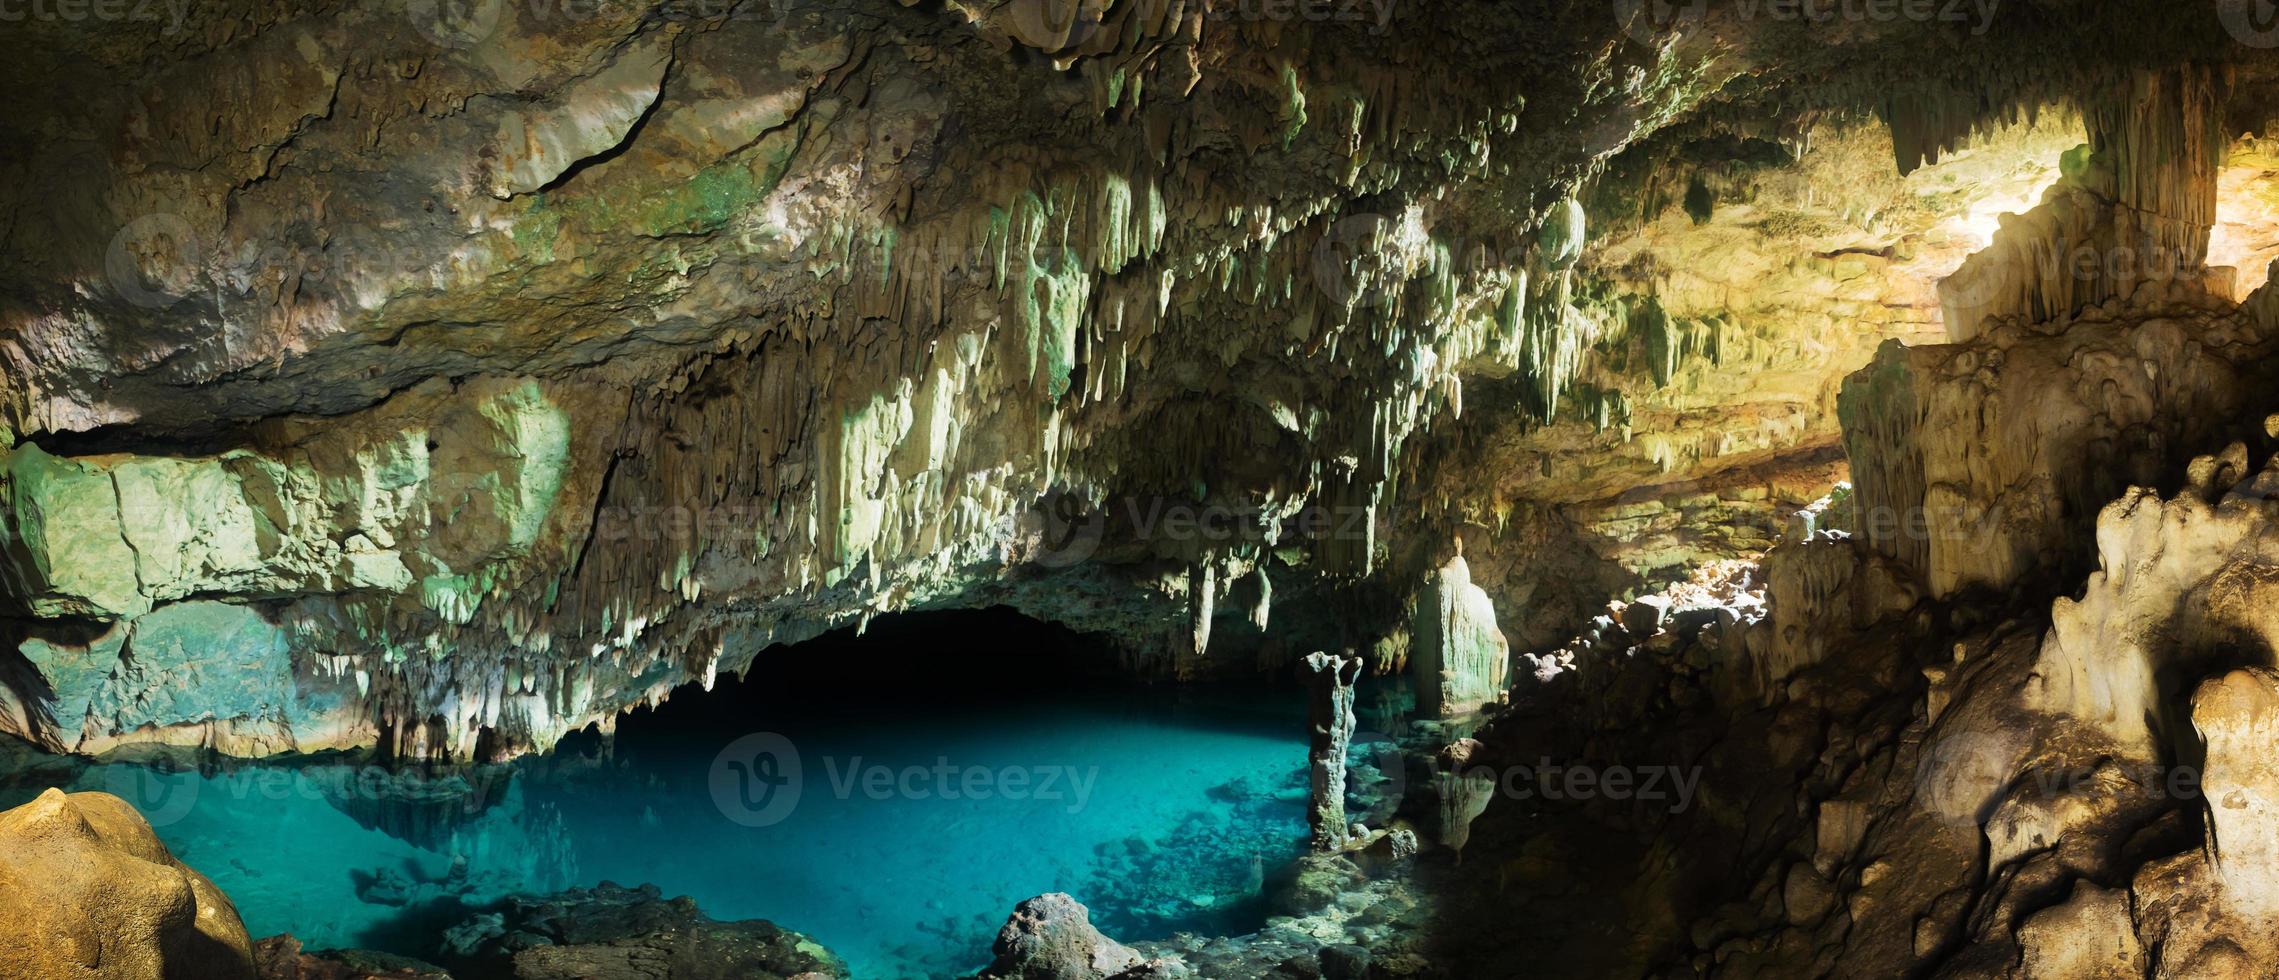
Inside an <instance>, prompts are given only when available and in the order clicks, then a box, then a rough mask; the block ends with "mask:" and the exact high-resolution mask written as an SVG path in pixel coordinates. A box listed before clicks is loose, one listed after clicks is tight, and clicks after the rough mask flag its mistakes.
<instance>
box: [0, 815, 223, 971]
mask: <svg viewBox="0 0 2279 980" xmlns="http://www.w3.org/2000/svg"><path fill="white" fill-rule="evenodd" d="M0 963H7V964H9V968H10V969H11V970H15V971H21V975H23V976H37V977H42V978H55V980H73V978H86V980H95V978H98V977H100V978H104V980H205V978H211V980H249V978H251V977H253V975H254V971H253V966H254V963H253V949H252V941H251V940H250V939H248V938H247V936H246V934H245V925H244V923H242V922H240V921H238V917H237V909H236V908H235V907H234V906H232V905H231V904H230V902H229V899H228V898H226V897H224V896H223V895H222V893H221V891H220V889H217V888H215V887H214V884H213V882H211V881H208V880H207V879H206V877H205V876H204V875H201V874H199V873H197V872H196V871H192V870H190V868H188V867H186V866H184V865H183V864H182V863H181V862H180V861H176V860H175V859H174V857H173V855H171V854H169V853H167V850H166V846H165V845H164V844H162V843H160V842H159V840H158V836H157V835H156V834H153V833H152V832H151V830H150V825H149V824H148V823H145V822H144V821H143V818H142V815H141V814H138V813H136V812H135V811H134V808H133V807H130V806H128V805H127V804H126V802H125V801H123V800H120V799H119V798H118V797H115V796H111V795H109V794H107V793H73V794H69V795H66V794H65V793H64V792H63V791H61V790H56V789H50V790H48V791H46V792H44V793H41V794H40V796H39V798H38V799H36V800H33V801H32V802H30V803H26V804H24V805H23V806H20V807H17V808H15V809H13V810H9V811H7V812H6V813H0Z"/></svg>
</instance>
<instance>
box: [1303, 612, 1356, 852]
mask: <svg viewBox="0 0 2279 980" xmlns="http://www.w3.org/2000/svg"><path fill="white" fill-rule="evenodd" d="M1302 669H1303V672H1304V674H1305V681H1306V686H1307V688H1308V693H1307V698H1308V711H1309V716H1308V719H1307V726H1308V731H1309V732H1310V734H1311V737H1312V745H1310V746H1309V747H1308V748H1307V750H1306V780H1307V793H1308V794H1309V796H1310V801H1309V803H1308V805H1307V808H1306V825H1307V826H1308V827H1309V828H1311V829H1312V839H1311V843H1312V844H1313V848H1314V850H1317V851H1335V850H1340V849H1342V848H1343V847H1345V845H1346V843H1347V841H1348V839H1349V837H1350V836H1351V835H1350V833H1349V831H1348V828H1347V826H1346V822H1345V752H1346V749H1347V747H1348V746H1350V745H1351V744H1352V743H1353V726H1354V717H1353V682H1354V681H1356V680H1359V679H1360V677H1361V659H1360V658H1358V657H1340V656H1335V655H1333V654H1327V653H1314V654H1312V655H1310V656H1308V657H1306V659H1305V663H1304V665H1303V668H1302Z"/></svg>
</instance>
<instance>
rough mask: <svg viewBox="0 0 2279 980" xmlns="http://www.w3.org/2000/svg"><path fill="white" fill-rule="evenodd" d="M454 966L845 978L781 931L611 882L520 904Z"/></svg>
mask: <svg viewBox="0 0 2279 980" xmlns="http://www.w3.org/2000/svg"><path fill="white" fill-rule="evenodd" d="M446 948H447V950H448V952H449V953H450V954H451V955H450V957H449V959H450V960H451V961H452V962H451V963H450V964H447V965H452V966H454V967H455V968H462V972H468V973H473V974H476V975H494V974H495V975H505V976H511V977H514V978H515V980H728V978H731V977H734V978H745V977H748V978H752V980H792V978H799V977H822V978H838V977H845V976H846V975H847V972H846V967H845V966H844V965H843V964H841V963H840V962H839V960H838V958H837V957H835V956H833V955H832V954H831V953H830V951H829V950H826V949H824V948H823V947H822V946H820V945H817V944H816V943H815V942H814V941H812V940H810V939H808V938H807V937H805V936H802V935H800V934H798V933H795V932H792V931H790V930H788V929H784V928H782V927H780V926H777V925H776V924H774V923H772V922H767V921H764V920H760V919H746V920H739V921H733V922H722V921H719V920H716V919H713V918H712V917H710V916H707V915H705V914H704V913H703V911H701V910H700V909H698V908H697V907H696V903H695V902H693V901H691V900H689V899H687V898H685V897H684V898H674V899H669V900H668V899H665V898H664V897H663V896H662V895H661V894H660V893H659V892H658V890H657V888H656V887H655V886H653V885H643V886H641V887H639V888H624V887H621V886H618V885H615V884H612V883H610V882H603V883H601V884H600V885H597V886H595V887H594V888H591V889H582V888H576V889H571V890H569V891H566V892H562V893H560V894H556V895H550V896H544V897H535V898H510V899H508V900H507V901H506V902H505V903H504V905H503V906H502V908H501V909H500V910H499V911H497V912H494V913H487V914H484V915H480V916H477V917H475V918H473V919H470V920H469V921H467V922H466V923H463V924H461V925H460V926H458V927H455V928H454V929H452V930H451V931H450V932H449V933H448V934H447V937H446Z"/></svg>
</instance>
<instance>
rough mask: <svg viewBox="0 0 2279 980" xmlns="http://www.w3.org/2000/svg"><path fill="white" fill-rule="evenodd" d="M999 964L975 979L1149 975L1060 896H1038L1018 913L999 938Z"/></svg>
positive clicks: (1102, 979)
mask: <svg viewBox="0 0 2279 980" xmlns="http://www.w3.org/2000/svg"><path fill="white" fill-rule="evenodd" d="M994 952H995V953H996V956H997V958H996V960H994V961H993V962H991V963H990V965H989V968H988V969H986V970H983V971H982V972H981V974H980V976H979V977H977V978H976V980H1106V978H1108V977H1119V976H1145V975H1147V974H1145V973H1132V972H1131V971H1133V970H1135V969H1139V968H1141V964H1142V961H1141V957H1140V955H1139V954H1138V953H1135V952H1133V951H1132V950H1131V949H1130V948H1129V947H1127V946H1125V945H1123V944H1122V943H1119V942H1116V941H1115V940H1113V939H1110V938H1108V937H1106V936H1103V935H1101V934H1100V930H1098V929H1094V928H1092V918H1091V913H1090V911H1089V910H1087V909H1085V907H1084V906H1083V905H1082V904H1079V903H1078V902H1077V901H1076V900H1075V899H1073V898H1070V897H1068V896H1067V895H1064V894H1061V893H1059V892H1054V893H1052V894H1049V895H1039V896H1037V897H1035V898H1032V899H1029V900H1028V901H1026V902H1022V903H1021V904H1020V905H1019V906H1018V907H1016V908H1014V910H1013V916H1012V918H1009V919H1007V920H1005V928H1004V929H1002V930H1000V931H999V932H998V933H997V944H996V946H995V947H994Z"/></svg>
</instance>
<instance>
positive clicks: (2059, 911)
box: [2018, 881, 2145, 980]
mask: <svg viewBox="0 0 2279 980" xmlns="http://www.w3.org/2000/svg"><path fill="white" fill-rule="evenodd" d="M2018 945H2019V947H2020V948H2021V949H2022V950H2023V951H2024V959H2023V964H2024V970H2023V971H2022V974H2021V975H2022V977H2023V978H2024V980H2061V978H2063V980H2136V978H2140V977H2143V976H2144V975H2145V955H2144V946H2143V944H2141V943H2139V942H2138V941H2137V933H2136V924H2135V923H2134V922H2132V921H2130V919H2129V896H2128V893H2127V892H2126V891H2124V890H2122V889H2118V888H2099V887H2097V886H2096V885H2093V884H2090V883H2089V882H2086V881H2076V882H2074V884H2073V894H2072V896H2071V897H2069V898H2067V899H2066V901H2065V903H2064V904H2062V905H2058V906H2055V907H2052V908H2048V909H2043V910H2042V911H2040V912H2037V913H2035V914H2034V916H2033V917H2032V918H2030V919H2027V920H2026V924H2025V925H2024V926H2022V927H2020V928H2019V930H2018Z"/></svg>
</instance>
